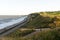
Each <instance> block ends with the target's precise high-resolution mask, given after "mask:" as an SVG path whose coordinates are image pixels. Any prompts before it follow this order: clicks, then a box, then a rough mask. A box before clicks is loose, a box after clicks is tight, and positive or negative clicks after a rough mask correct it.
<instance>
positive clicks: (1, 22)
mask: <svg viewBox="0 0 60 40" xmlns="http://www.w3.org/2000/svg"><path fill="white" fill-rule="evenodd" d="M24 16H25V15H0V29H3V28H4V27H6V26H8V25H11V24H10V23H12V24H13V22H11V21H14V20H17V19H19V18H21V17H24ZM21 19H22V18H21ZM9 22H10V23H9ZM7 24H8V25H7Z"/></svg>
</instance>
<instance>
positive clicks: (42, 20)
mask: <svg viewBox="0 0 60 40" xmlns="http://www.w3.org/2000/svg"><path fill="white" fill-rule="evenodd" d="M52 13H53V14H52ZM51 15H52V16H53V17H51ZM58 15H59V16H58ZM26 27H27V28H51V27H53V28H54V27H60V14H57V13H54V12H50V14H49V12H42V13H41V12H39V13H32V14H30V21H29V22H28V23H27V26H26Z"/></svg>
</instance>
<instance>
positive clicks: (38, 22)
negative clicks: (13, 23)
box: [4, 11, 60, 40]
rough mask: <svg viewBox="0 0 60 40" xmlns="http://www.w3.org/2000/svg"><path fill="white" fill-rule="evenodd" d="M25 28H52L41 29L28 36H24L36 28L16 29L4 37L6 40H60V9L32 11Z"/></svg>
mask: <svg viewBox="0 0 60 40" xmlns="http://www.w3.org/2000/svg"><path fill="white" fill-rule="evenodd" d="M23 28H27V29H28V28H30V29H41V28H50V30H49V29H48V30H45V31H40V32H38V33H36V34H33V35H31V36H28V37H24V36H26V35H28V34H30V33H32V32H34V30H24V31H23V30H16V31H15V32H13V33H11V34H9V35H7V36H5V37H4V38H5V39H6V40H60V11H54V12H37V13H32V14H30V19H29V22H28V23H27V24H25V25H24V26H23Z"/></svg>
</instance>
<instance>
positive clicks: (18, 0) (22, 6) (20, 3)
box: [0, 0, 60, 15]
mask: <svg viewBox="0 0 60 40" xmlns="http://www.w3.org/2000/svg"><path fill="white" fill-rule="evenodd" d="M58 10H60V0H0V15H28V14H30V13H34V12H41V11H58Z"/></svg>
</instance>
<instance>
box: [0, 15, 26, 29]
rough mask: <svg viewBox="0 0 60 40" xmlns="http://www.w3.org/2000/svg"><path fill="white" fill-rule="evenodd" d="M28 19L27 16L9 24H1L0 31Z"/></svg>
mask: <svg viewBox="0 0 60 40" xmlns="http://www.w3.org/2000/svg"><path fill="white" fill-rule="evenodd" d="M26 17H27V16H24V17H20V18H18V19H13V20H10V21H9V22H5V23H2V24H0V29H3V28H5V27H8V26H10V25H13V24H17V23H19V22H21V21H23V20H24V19H25V18H26Z"/></svg>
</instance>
